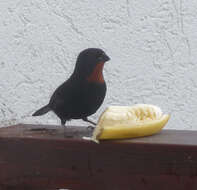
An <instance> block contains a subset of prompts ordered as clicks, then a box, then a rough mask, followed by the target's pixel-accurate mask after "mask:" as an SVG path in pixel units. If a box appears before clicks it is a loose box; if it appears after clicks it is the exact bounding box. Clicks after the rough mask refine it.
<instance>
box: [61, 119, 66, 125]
mask: <svg viewBox="0 0 197 190" xmlns="http://www.w3.org/2000/svg"><path fill="white" fill-rule="evenodd" d="M65 124H66V119H61V125H62V126H63V127H65Z"/></svg>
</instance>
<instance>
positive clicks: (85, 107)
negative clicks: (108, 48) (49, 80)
mask: <svg viewBox="0 0 197 190" xmlns="http://www.w3.org/2000/svg"><path fill="white" fill-rule="evenodd" d="M109 60H110V58H109V57H108V56H107V55H106V53H105V52H104V51H103V50H101V49H97V48H89V49H85V50H83V51H82V52H81V53H80V54H79V55H78V57H77V61H76V65H75V69H74V72H73V74H72V75H71V76H70V78H69V79H68V80H66V81H65V82H64V83H63V84H61V85H60V86H59V87H58V88H57V89H56V90H55V92H54V93H53V95H52V96H51V99H50V101H49V103H48V104H47V105H46V106H44V107H42V108H41V109H39V110H38V111H36V112H35V113H34V114H33V116H39V115H43V114H45V113H47V112H49V111H53V112H54V113H55V114H56V115H57V116H58V117H59V118H60V120H61V124H62V125H65V123H66V121H68V120H70V119H82V120H84V121H87V122H90V123H91V124H94V125H95V123H94V122H92V121H90V120H89V119H88V118H87V117H88V116H90V115H92V114H94V113H95V112H96V111H97V110H98V108H99V107H100V106H101V104H102V103H103V100H104V98H105V94H106V83H105V81H104V78H103V66H104V63H105V62H107V61H109Z"/></svg>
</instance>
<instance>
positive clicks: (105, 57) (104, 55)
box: [100, 53, 110, 62]
mask: <svg viewBox="0 0 197 190" xmlns="http://www.w3.org/2000/svg"><path fill="white" fill-rule="evenodd" d="M100 59H101V61H103V62H107V61H109V60H110V57H109V56H108V55H107V54H105V53H103V55H102V56H101V58H100Z"/></svg>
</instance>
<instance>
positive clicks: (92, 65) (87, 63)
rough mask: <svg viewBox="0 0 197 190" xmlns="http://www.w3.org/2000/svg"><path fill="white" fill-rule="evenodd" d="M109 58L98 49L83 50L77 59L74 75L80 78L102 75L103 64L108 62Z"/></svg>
mask: <svg viewBox="0 0 197 190" xmlns="http://www.w3.org/2000/svg"><path fill="white" fill-rule="evenodd" d="M109 60H110V58H109V56H108V55H107V54H106V53H105V52H104V51H103V50H102V49H98V48H88V49H85V50H83V51H82V52H81V53H80V54H79V55H78V57H77V62H76V66H75V71H74V73H75V74H76V75H80V77H89V76H91V75H92V77H93V75H95V77H96V76H97V75H100V74H102V70H103V66H104V63H105V62H107V61H109Z"/></svg>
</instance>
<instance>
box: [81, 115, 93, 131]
mask: <svg viewBox="0 0 197 190" xmlns="http://www.w3.org/2000/svg"><path fill="white" fill-rule="evenodd" d="M82 120H83V121H86V122H89V123H91V124H92V125H94V126H88V127H87V128H91V129H94V128H95V125H96V123H95V122H93V121H91V120H89V119H88V118H87V117H84V118H82Z"/></svg>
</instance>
